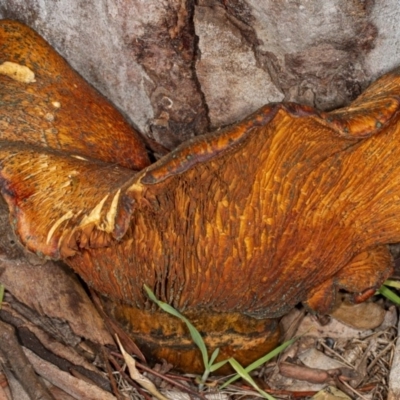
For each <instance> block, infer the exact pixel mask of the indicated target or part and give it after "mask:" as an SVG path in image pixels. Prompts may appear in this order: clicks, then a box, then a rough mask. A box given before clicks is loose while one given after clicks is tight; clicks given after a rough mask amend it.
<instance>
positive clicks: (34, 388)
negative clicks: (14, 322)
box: [0, 321, 55, 400]
mask: <svg viewBox="0 0 400 400" xmlns="http://www.w3.org/2000/svg"><path fill="white" fill-rule="evenodd" d="M0 349H1V350H2V352H3V353H4V355H5V356H6V358H7V360H8V362H9V363H10V365H11V366H12V368H13V372H14V374H15V376H16V377H17V379H18V381H19V382H20V383H21V385H22V387H23V388H24V389H25V390H26V392H27V393H28V394H29V396H30V397H31V398H32V400H36V399H37V400H39V399H40V400H55V399H54V397H53V395H52V394H51V393H50V392H49V390H48V389H47V387H46V386H45V385H44V383H43V382H42V381H41V380H40V379H39V377H38V376H37V375H36V374H35V370H34V369H33V367H32V365H31V363H30V362H29V360H28V358H27V357H26V355H25V354H24V352H23V350H22V348H21V346H20V344H19V343H18V340H17V337H16V335H15V329H14V327H13V326H11V325H9V324H6V323H5V322H3V321H0Z"/></svg>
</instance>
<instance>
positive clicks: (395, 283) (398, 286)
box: [383, 279, 400, 289]
mask: <svg viewBox="0 0 400 400" xmlns="http://www.w3.org/2000/svg"><path fill="white" fill-rule="evenodd" d="M383 284H384V285H385V286H390V287H393V288H396V289H400V281H394V280H392V279H388V280H387V281H385V282H383Z"/></svg>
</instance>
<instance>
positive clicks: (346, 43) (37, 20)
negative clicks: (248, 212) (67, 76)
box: [0, 0, 400, 148]
mask: <svg viewBox="0 0 400 400" xmlns="http://www.w3.org/2000/svg"><path fill="white" fill-rule="evenodd" d="M74 4H76V6H75V7H72V6H71V2H70V1H68V0H60V1H57V2H54V1H50V0H45V1H38V0H5V1H3V2H2V4H1V5H0V17H3V18H11V19H18V20H20V21H22V22H25V23H26V24H28V25H29V26H31V27H33V28H34V29H35V30H37V31H38V32H39V33H40V34H41V35H42V36H44V38H45V39H46V40H48V41H49V42H50V43H51V44H52V45H53V46H54V47H55V48H56V49H57V50H58V51H59V52H60V53H61V54H62V55H63V56H64V57H65V58H66V59H67V60H68V62H70V63H71V65H72V66H73V67H74V68H75V69H76V70H77V71H78V72H79V73H80V74H81V75H83V77H84V78H86V79H87V80H88V81H89V82H90V83H92V84H93V85H94V86H95V87H96V88H98V89H99V90H100V91H101V92H102V93H103V94H104V95H106V97H108V98H109V99H110V100H111V101H112V102H113V103H114V104H116V105H117V106H118V107H119V108H120V109H121V110H122V111H123V112H124V113H125V114H126V115H127V116H128V118H129V119H130V121H131V122H132V123H133V124H134V125H136V126H137V127H138V128H139V130H140V131H141V132H143V133H144V134H145V135H146V136H147V137H149V138H152V139H154V140H156V141H157V142H159V143H161V144H163V145H164V146H165V147H167V148H173V147H175V146H176V145H177V144H179V143H180V142H182V141H184V140H186V139H188V138H189V137H191V136H193V135H199V134H202V133H204V132H206V131H208V130H211V129H213V128H216V127H219V126H221V125H226V124H229V123H232V122H235V121H237V120H239V119H241V118H243V117H244V116H246V115H248V114H249V113H251V112H253V111H255V110H256V109H257V108H259V107H261V106H262V105H263V104H265V103H269V102H274V101H281V100H283V99H284V100H290V101H296V102H300V103H305V104H308V105H313V106H315V107H317V108H319V109H323V110H328V109H333V108H337V107H340V106H343V105H346V104H348V103H349V102H350V101H351V100H353V99H354V98H355V97H357V96H358V95H359V94H360V92H361V91H362V90H363V89H364V88H365V87H366V86H367V85H368V84H369V83H370V82H371V81H372V80H374V79H375V78H377V77H378V76H379V75H381V74H382V73H384V72H386V71H388V70H390V69H392V68H393V67H395V66H396V65H398V64H399V63H400V40H399V39H400V32H399V30H398V29H396V27H397V26H398V25H399V23H400V5H399V3H398V2H397V0H386V1H384V2H376V3H375V2H374V1H373V0H351V1H348V0H328V1H323V2H321V1H318V0H312V1H306V0H297V1H288V0H286V1H275V0H265V1H263V2H260V1H258V0H247V1H244V0H220V1H217V0H199V1H197V2H194V1H193V0H186V1H184V0H164V1H162V2H160V1H159V0H148V1H146V2H142V1H139V0H127V1H123V2H115V1H111V0H85V1H82V0H81V1H76V2H74Z"/></svg>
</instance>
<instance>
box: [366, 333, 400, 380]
mask: <svg viewBox="0 0 400 400" xmlns="http://www.w3.org/2000/svg"><path fill="white" fill-rule="evenodd" d="M396 340H397V338H396V339H395V340H392V341H391V342H389V344H388V345H387V346H386V347H385V348H384V349H383V350H382V351H381V352H380V353H379V354H378V355H377V356H376V357H375V359H374V360H373V361H372V362H371V364H369V365H368V367H367V372H370V371H371V369H372V368H373V367H374V366H375V364H376V363H377V362H378V361H379V360H380V359H381V358H382V357H383V356H384V355H385V354H386V353H387V352H388V351H389V350H391V349H392V348H393V346H394V343H395V342H396Z"/></svg>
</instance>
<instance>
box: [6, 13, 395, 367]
mask: <svg viewBox="0 0 400 400" xmlns="http://www.w3.org/2000/svg"><path fill="white" fill-rule="evenodd" d="M0 48H2V52H1V53H0V64H2V63H4V62H12V63H15V64H18V65H21V66H25V67H27V68H29V70H31V71H33V72H34V74H35V82H23V81H20V80H17V79H15V77H12V76H10V74H8V75H7V74H0V95H1V101H2V103H1V108H0V127H1V131H0V135H1V138H0V139H1V141H0V185H1V192H2V195H3V197H4V199H5V201H6V202H7V204H8V206H9V209H10V220H11V223H12V225H13V227H14V230H15V232H16V234H17V236H18V237H19V239H20V241H21V243H23V245H24V246H25V247H26V248H27V249H29V250H31V251H33V252H35V253H38V254H42V255H44V256H46V257H50V258H53V259H62V260H64V261H65V262H66V263H67V264H68V265H69V266H70V267H71V268H73V269H74V270H75V271H76V272H77V273H78V274H79V275H80V276H81V277H82V279H83V280H84V281H85V282H86V283H87V284H88V285H89V286H91V287H93V288H94V289H96V290H97V291H98V292H99V293H101V294H102V295H103V296H106V297H108V298H109V299H110V300H111V303H110V304H111V305H110V312H112V313H113V314H114V315H115V316H116V317H117V318H118V319H119V320H120V321H122V322H124V323H125V324H126V325H127V327H128V329H129V331H130V333H131V334H132V335H133V337H135V338H136V340H137V341H138V342H139V344H140V345H141V346H142V348H143V350H147V351H148V352H150V353H151V354H153V355H155V356H156V357H164V358H167V359H168V360H169V361H171V362H173V363H174V364H175V365H178V366H180V367H181V368H183V369H187V370H189V369H195V370H196V369H201V360H200V358H199V357H198V352H197V350H196V349H194V348H193V345H192V344H191V342H190V340H189V338H188V337H187V336H184V335H186V334H187V332H186V331H185V327H184V326H183V325H182V324H181V323H180V322H179V321H177V320H176V319H174V318H173V317H169V316H168V315H166V314H164V313H162V312H160V311H157V310H156V309H155V307H154V305H151V304H150V302H149V300H148V299H147V297H146V295H145V293H144V291H143V285H144V284H147V285H148V286H149V287H151V288H152V289H153V291H154V292H155V294H156V296H157V297H158V298H160V299H161V300H163V301H166V302H168V303H169V304H171V305H172V306H173V307H175V308H176V309H178V310H179V311H180V312H182V313H183V314H185V315H186V316H187V317H188V318H190V319H191V320H192V321H193V323H194V324H195V325H197V326H198V328H199V330H200V331H201V332H202V333H203V334H204V335H205V339H206V342H207V343H208V345H209V346H210V350H212V348H213V347H216V346H219V347H221V349H222V351H221V357H226V356H229V355H234V356H235V357H236V358H238V359H239V361H241V362H243V363H248V362H251V361H253V360H254V359H256V358H258V357H259V356H260V355H262V354H264V353H265V352H266V351H267V350H268V349H270V348H271V347H273V346H274V345H275V344H276V342H277V340H278V338H279V331H278V328H277V326H278V325H277V320H276V318H278V317H280V316H282V315H283V314H285V313H287V312H288V311H289V310H290V309H292V308H293V307H294V306H295V305H296V304H297V303H299V302H303V303H304V304H306V305H307V306H308V307H309V309H311V310H314V311H316V312H320V313H327V312H329V311H330V310H332V308H333V307H334V306H335V298H336V293H337V291H338V290H339V289H344V290H347V291H348V292H351V293H353V294H354V300H355V301H360V300H364V299H365V298H366V297H368V296H369V295H371V294H373V292H374V290H375V289H376V288H378V287H379V286H380V285H381V284H382V282H383V281H384V280H385V279H386V278H387V277H388V276H389V275H390V273H391V271H392V263H393V262H392V257H391V255H390V253H389V251H388V247H387V244H389V243H395V242H400V146H399V145H398V144H399V143H400V113H399V109H400V106H399V104H400V70H395V71H393V72H391V73H389V74H387V75H385V76H384V77H382V78H381V79H379V80H378V81H377V82H375V83H374V84H373V85H371V86H370V88H369V89H367V90H366V91H365V93H364V94H362V95H361V96H360V97H359V98H358V99H357V100H356V101H354V102H353V103H352V104H351V105H350V106H348V107H345V108H343V109H340V110H337V111H333V112H329V113H325V112H319V111H317V110H315V109H313V108H310V107H305V106H301V105H297V104H293V103H280V104H270V105H266V106H265V107H263V108H261V109H260V110H258V111H257V112H255V113H254V114H253V115H251V116H249V117H248V118H247V119H245V120H244V121H241V122H239V123H237V124H235V125H233V126H230V127H227V128H225V129H222V130H220V131H217V132H213V133H210V134H206V135H203V136H201V137H196V138H194V139H191V140H189V141H187V142H186V143H184V144H182V145H181V146H179V147H178V148H177V149H175V150H174V151H172V152H171V153H170V154H168V155H167V156H164V157H163V158H161V159H160V160H159V161H157V162H155V163H154V164H152V165H149V161H148V158H147V154H146V152H145V149H144V146H143V145H142V143H141V140H140V137H139V135H138V134H137V133H136V132H135V131H133V130H132V129H131V128H129V126H128V125H127V124H126V123H125V122H124V121H123V118H122V117H121V116H120V115H119V114H118V113H117V112H116V111H115V110H114V109H113V108H112V107H111V106H110V105H109V104H108V103H107V102H106V101H105V100H104V99H103V98H102V97H101V96H100V95H98V94H97V92H95V91H94V90H93V89H92V88H90V87H89V85H88V84H87V83H85V82H84V81H83V80H82V78H80V77H79V76H78V75H77V74H76V73H75V72H73V71H72V70H71V69H70V68H69V67H68V65H67V64H66V62H65V61H64V60H63V59H62V58H61V57H60V56H59V55H57V53H55V51H54V50H52V49H51V47H50V46H49V45H48V44H47V43H46V42H44V40H43V39H41V38H40V37H39V36H38V35H37V34H36V33H34V32H33V31H32V30H30V29H29V28H27V27H25V26H23V25H21V24H20V23H17V22H13V21H2V22H1V24H0ZM0 71H1V67H0ZM54 103H55V104H56V106H57V107H55V106H54ZM54 107H55V108H54ZM48 114H51V115H52V116H53V118H50V117H49V115H48ZM49 130H50V131H49ZM135 170H136V171H135Z"/></svg>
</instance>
